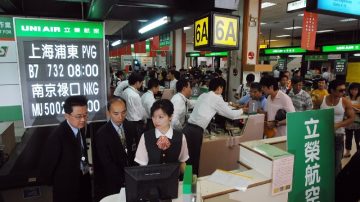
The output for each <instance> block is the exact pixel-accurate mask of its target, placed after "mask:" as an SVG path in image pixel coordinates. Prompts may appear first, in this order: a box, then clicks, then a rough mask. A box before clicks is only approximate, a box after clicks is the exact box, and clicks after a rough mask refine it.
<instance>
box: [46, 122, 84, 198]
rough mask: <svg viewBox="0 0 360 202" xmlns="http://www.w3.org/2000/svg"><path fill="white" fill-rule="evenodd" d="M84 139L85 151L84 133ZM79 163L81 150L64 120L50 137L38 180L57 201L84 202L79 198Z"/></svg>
mask: <svg viewBox="0 0 360 202" xmlns="http://www.w3.org/2000/svg"><path fill="white" fill-rule="evenodd" d="M82 139H83V143H84V144H85V145H84V146H85V147H86V141H85V134H84V131H82ZM85 153H86V156H85V158H86V159H87V152H85ZM80 159H81V150H80V147H79V145H78V142H77V140H76V137H75V135H74V132H73V131H72V130H71V127H70V126H69V124H68V123H67V121H66V120H65V121H63V122H62V123H60V125H59V126H58V127H57V128H55V129H54V131H53V133H52V134H51V135H50V136H49V137H48V140H47V142H46V145H45V148H44V150H43V156H42V159H41V162H40V174H39V179H40V181H44V182H45V183H46V184H48V185H52V186H53V199H54V201H59V202H63V201H69V202H70V201H71V202H72V201H74V202H75V201H83V200H84V199H83V198H81V195H80V176H81V175H80V174H81V171H80ZM89 183H90V181H89ZM89 187H90V185H89Z"/></svg>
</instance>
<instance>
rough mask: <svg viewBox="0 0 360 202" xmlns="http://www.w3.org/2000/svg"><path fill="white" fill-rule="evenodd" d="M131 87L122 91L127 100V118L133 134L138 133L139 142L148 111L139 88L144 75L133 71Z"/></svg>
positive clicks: (130, 79) (130, 80) (137, 140)
mask: <svg viewBox="0 0 360 202" xmlns="http://www.w3.org/2000/svg"><path fill="white" fill-rule="evenodd" d="M128 80H129V87H128V88H126V89H125V90H124V92H123V93H122V98H123V99H124V100H125V101H126V107H127V114H126V120H128V121H129V125H130V127H129V128H130V129H131V131H129V132H130V133H132V134H136V135H135V136H136V143H139V140H140V137H141V134H142V133H143V132H144V126H145V125H144V120H145V117H146V111H145V109H144V107H143V106H142V104H141V97H140V95H139V91H138V89H140V88H141V87H142V85H143V81H144V77H143V76H142V75H141V74H139V73H135V72H134V73H132V74H131V75H130V76H129V79H128Z"/></svg>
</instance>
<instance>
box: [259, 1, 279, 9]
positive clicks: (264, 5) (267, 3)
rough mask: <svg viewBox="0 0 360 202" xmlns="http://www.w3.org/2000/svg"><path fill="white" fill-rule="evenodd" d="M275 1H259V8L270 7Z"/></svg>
mask: <svg viewBox="0 0 360 202" xmlns="http://www.w3.org/2000/svg"><path fill="white" fill-rule="evenodd" d="M275 5H276V3H272V2H263V3H261V9H263V8H267V7H271V6H275Z"/></svg>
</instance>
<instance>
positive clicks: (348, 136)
mask: <svg viewBox="0 0 360 202" xmlns="http://www.w3.org/2000/svg"><path fill="white" fill-rule="evenodd" d="M359 88H360V84H359V83H351V84H350V86H349V89H348V93H349V95H348V96H347V98H348V99H349V100H350V101H351V104H352V106H353V109H354V112H355V120H354V123H352V124H351V125H349V126H347V127H346V128H345V154H344V157H345V158H348V157H350V156H351V154H350V151H351V146H352V139H353V136H354V137H355V145H356V150H357V151H359V148H360V145H359V143H360V114H359V113H360V109H359V106H360V89H359Z"/></svg>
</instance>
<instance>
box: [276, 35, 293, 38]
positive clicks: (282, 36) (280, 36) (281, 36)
mask: <svg viewBox="0 0 360 202" xmlns="http://www.w3.org/2000/svg"><path fill="white" fill-rule="evenodd" d="M289 36H290V35H288V34H284V35H279V36H276V37H278V38H284V37H289Z"/></svg>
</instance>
